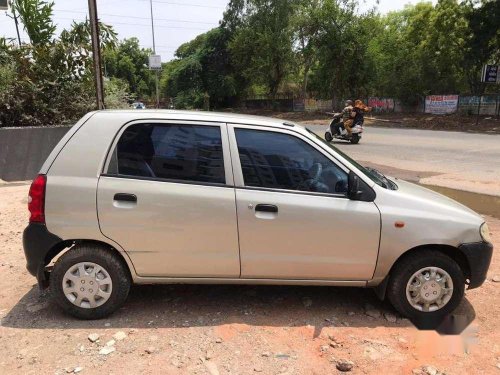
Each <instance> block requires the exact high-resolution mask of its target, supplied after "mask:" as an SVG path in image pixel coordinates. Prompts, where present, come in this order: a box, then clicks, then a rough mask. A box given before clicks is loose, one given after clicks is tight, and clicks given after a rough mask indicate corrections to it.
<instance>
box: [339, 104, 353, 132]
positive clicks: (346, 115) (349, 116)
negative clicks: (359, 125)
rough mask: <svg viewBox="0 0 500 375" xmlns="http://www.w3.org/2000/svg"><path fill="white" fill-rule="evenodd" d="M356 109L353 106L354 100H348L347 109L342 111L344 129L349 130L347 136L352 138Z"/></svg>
mask: <svg viewBox="0 0 500 375" xmlns="http://www.w3.org/2000/svg"><path fill="white" fill-rule="evenodd" d="M355 115H356V113H355V112H354V107H353V105H352V100H346V102H345V108H344V109H343V110H342V121H343V123H344V128H345V130H347V135H348V136H349V137H350V136H352V130H351V126H352V124H353V123H354V120H353V119H354V116H355Z"/></svg>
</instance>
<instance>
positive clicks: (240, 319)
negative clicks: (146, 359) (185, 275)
mask: <svg viewBox="0 0 500 375" xmlns="http://www.w3.org/2000/svg"><path fill="white" fill-rule="evenodd" d="M474 318H475V311H474V308H473V307H472V305H471V304H470V303H469V301H468V300H467V299H466V298H465V299H464V300H463V302H462V303H461V305H460V306H459V308H458V309H457V310H456V311H455V312H454V313H453V314H452V315H450V316H449V317H447V318H446V319H445V320H444V321H442V322H413V323H414V324H415V325H416V326H417V327H418V328H421V329H435V330H437V331H438V332H439V333H442V334H459V333H461V332H462V331H463V330H464V329H465V328H466V327H467V326H468V325H469V324H470V323H471V322H472V321H473V320H474ZM106 323H109V325H110V326H111V327H114V328H119V327H124V328H162V327H168V328H176V327H200V326H220V325H224V324H232V323H238V324H246V325H250V326H278V327H280V326H283V327H300V326H307V325H310V326H313V327H314V328H315V333H314V335H315V336H319V334H320V333H321V330H322V329H323V328H325V327H367V328H375V327H379V326H386V327H394V328H402V327H409V326H411V325H412V322H410V321H409V320H408V319H403V318H402V317H401V316H400V315H399V314H397V313H396V312H395V311H394V309H393V308H392V307H391V306H390V305H389V303H388V302H386V301H380V300H379V299H378V298H377V297H376V296H375V294H374V293H373V291H372V290H370V289H363V288H347V287H343V288H339V287H317V286H315V287H305V286H246V285H187V284H183V285H144V286H134V287H132V289H131V292H130V295H129V297H128V300H127V302H126V303H125V305H124V306H123V307H122V308H120V309H119V310H118V311H117V312H115V313H114V314H113V315H112V316H110V317H108V318H106V319H102V320H94V321H84V320H77V319H75V318H73V317H71V316H69V315H67V314H65V313H63V312H62V311H61V310H60V309H59V308H58V307H57V306H56V305H55V304H54V303H52V301H51V300H50V298H49V296H48V294H47V293H40V291H39V290H38V287H37V286H36V285H34V286H33V288H32V289H31V290H30V291H29V292H28V293H26V294H25V295H24V296H23V297H22V298H21V300H20V301H19V302H18V303H17V304H16V305H15V306H14V307H13V308H12V310H11V311H9V312H8V313H7V315H6V316H4V318H3V319H2V320H1V325H2V326H4V327H11V328H21V329H65V328H67V329H70V328H71V329H74V328H95V327H98V326H102V325H104V324H106Z"/></svg>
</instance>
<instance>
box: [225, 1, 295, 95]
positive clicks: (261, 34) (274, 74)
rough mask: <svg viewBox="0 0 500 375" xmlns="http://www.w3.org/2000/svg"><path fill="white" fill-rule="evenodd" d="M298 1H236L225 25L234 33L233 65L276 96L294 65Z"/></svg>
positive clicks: (247, 77)
mask: <svg viewBox="0 0 500 375" xmlns="http://www.w3.org/2000/svg"><path fill="white" fill-rule="evenodd" d="M294 4H295V0H233V1H231V2H230V3H229V6H228V11H227V12H226V15H225V19H226V20H225V23H223V24H224V25H227V27H228V28H229V29H232V30H234V34H233V35H232V37H231V41H230V43H229V50H230V53H231V57H232V64H233V65H234V68H235V70H236V71H238V72H240V73H241V74H242V76H243V77H244V78H245V79H246V80H247V81H248V82H250V83H257V84H261V85H263V86H265V87H267V89H268V92H269V94H270V95H271V97H275V96H276V94H277V93H278V90H279V89H280V85H281V84H282V83H283V81H284V80H285V79H286V78H287V76H288V75H289V74H290V72H291V68H292V65H293V51H292V40H293V33H292V30H291V27H290V20H291V17H292V14H293V10H294Z"/></svg>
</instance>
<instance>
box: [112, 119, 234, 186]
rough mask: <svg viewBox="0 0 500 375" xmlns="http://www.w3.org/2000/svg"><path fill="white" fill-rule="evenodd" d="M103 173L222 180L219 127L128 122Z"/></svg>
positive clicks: (223, 179)
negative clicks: (105, 171)
mask: <svg viewBox="0 0 500 375" xmlns="http://www.w3.org/2000/svg"><path fill="white" fill-rule="evenodd" d="M107 174H108V175H118V176H128V177H137V178H151V179H159V180H175V181H188V182H200V183H215V184H225V182H226V180H225V174H224V161H223V150H222V139H221V131H220V127H218V126H205V125H175V124H134V125H131V126H129V127H128V128H127V129H125V131H124V132H123V133H122V135H121V136H120V139H119V140H118V143H117V145H116V147H115V149H114V150H113V153H112V155H111V160H110V164H109V168H108V172H107Z"/></svg>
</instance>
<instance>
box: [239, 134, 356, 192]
mask: <svg viewBox="0 0 500 375" xmlns="http://www.w3.org/2000/svg"><path fill="white" fill-rule="evenodd" d="M235 134H236V142H237V144H238V152H239V154H240V162H241V168H242V172H243V179H244V183H245V186H252V187H264V188H272V189H286V190H299V191H311V192H320V193H331V194H343V193H346V192H347V174H346V173H345V172H344V171H343V170H342V169H341V168H339V167H338V166H337V165H335V164H334V163H333V162H332V161H331V160H329V159H328V158H326V157H325V156H324V155H323V154H322V153H320V152H319V151H318V150H316V149H315V148H314V147H312V146H310V145H309V144H307V143H306V142H304V141H303V140H301V139H299V138H297V137H295V136H292V135H289V134H283V133H278V132H271V131H264V130H253V129H241V128H240V129H235Z"/></svg>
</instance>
